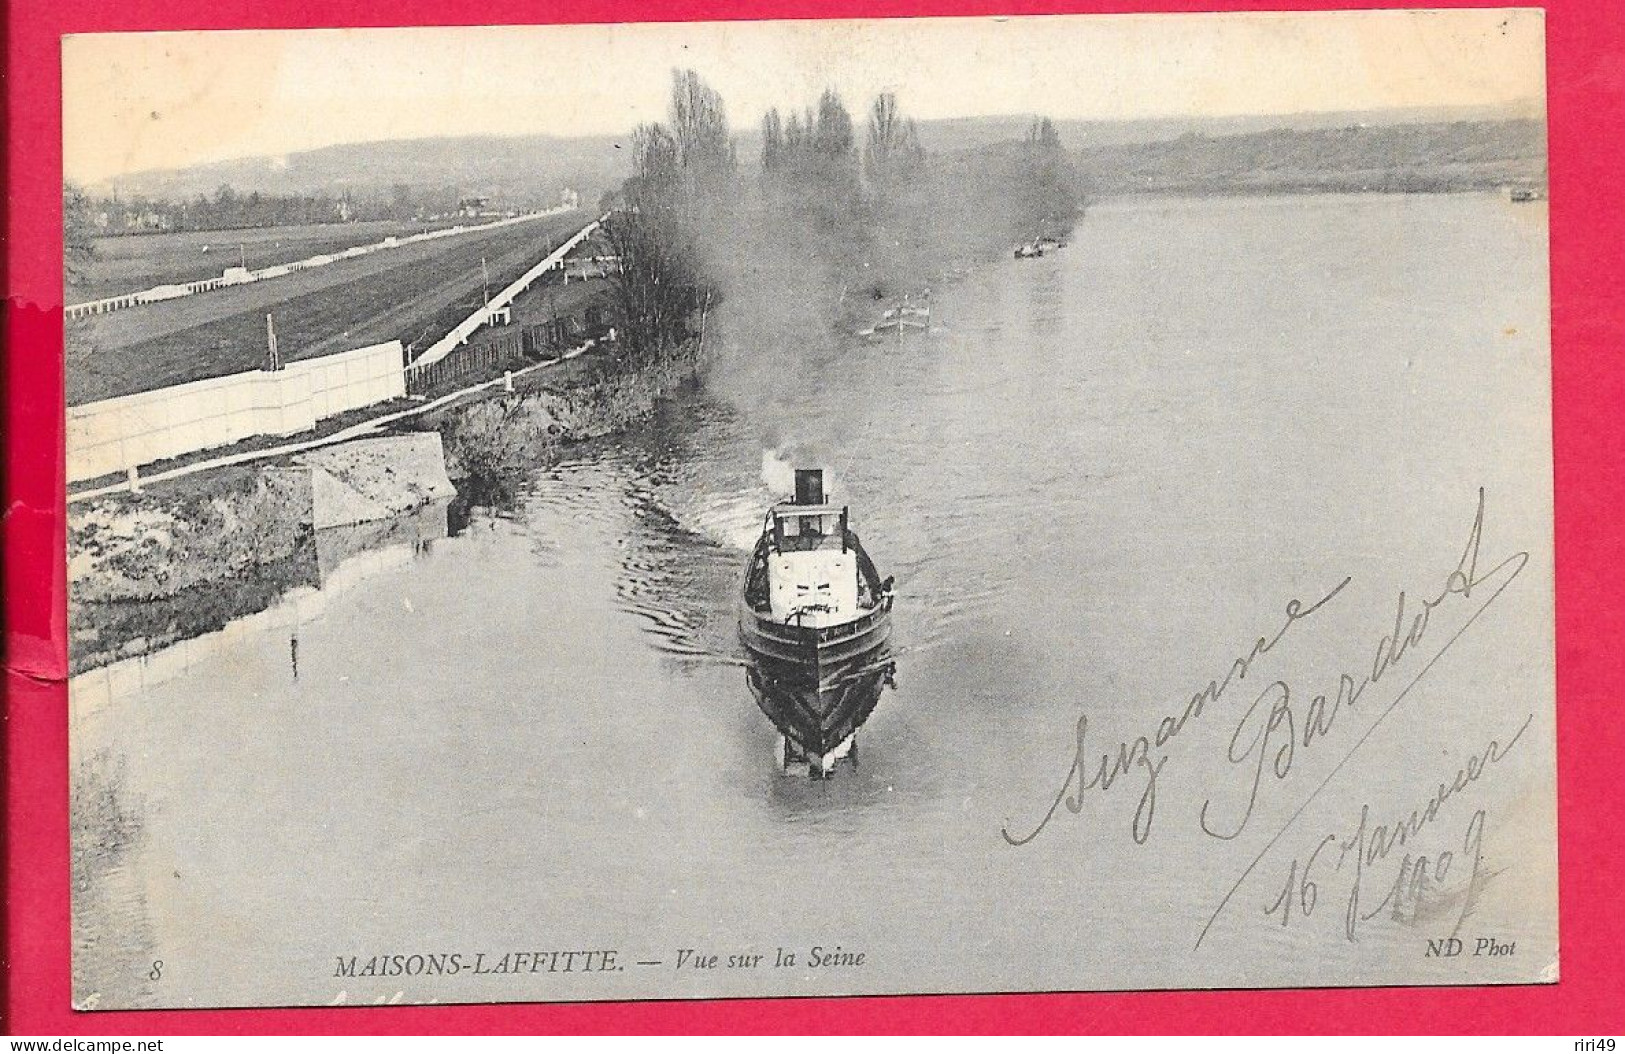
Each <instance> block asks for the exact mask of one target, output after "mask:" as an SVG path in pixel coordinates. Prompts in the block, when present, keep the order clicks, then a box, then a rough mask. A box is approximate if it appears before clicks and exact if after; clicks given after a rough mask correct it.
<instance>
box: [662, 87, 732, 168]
mask: <svg viewBox="0 0 1625 1054" xmlns="http://www.w3.org/2000/svg"><path fill="white" fill-rule="evenodd" d="M670 117H671V129H672V136H673V138H674V140H675V142H676V144H677V164H678V167H680V168H681V169H683V171H684V172H685V173H687V174H689V175H690V177H691V178H692V179H694V180H695V181H697V182H699V183H702V184H708V185H709V184H713V183H715V182H716V181H718V179H719V178H720V177H723V176H727V175H730V174H732V172H733V170H734V143H733V137H732V136H730V135H729V134H728V108H727V106H725V105H724V104H723V102H722V96H721V95H719V94H717V91H716V89H714V88H712V87H711V86H710V85H708V84H706V83H705V82H704V81H702V80H700V76H699V74H697V73H695V72H694V71H693V70H672V74H671V113H670Z"/></svg>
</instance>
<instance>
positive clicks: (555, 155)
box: [89, 135, 629, 206]
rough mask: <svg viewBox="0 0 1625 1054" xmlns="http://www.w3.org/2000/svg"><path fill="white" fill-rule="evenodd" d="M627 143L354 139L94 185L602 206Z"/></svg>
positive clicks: (101, 190)
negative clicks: (420, 192) (408, 190)
mask: <svg viewBox="0 0 1625 1054" xmlns="http://www.w3.org/2000/svg"><path fill="white" fill-rule="evenodd" d="M623 147H624V144H623V143H622V142H621V141H620V140H618V139H616V138H613V137H609V136H604V137H597V138H558V137H554V136H545V135H528V136H512V137H506V136H461V137H446V138H435V139H402V140H391V141H387V142H377V143H353V144H347V145H344V146H330V147H323V148H322V149H319V150H307V151H304V152H302V153H296V154H289V155H288V156H286V157H275V158H271V157H255V158H244V159H241V160H236V161H220V162H215V163H212V164H206V165H194V166H192V167H190V168H183V169H176V170H172V171H155V172H139V173H135V174H133V175H129V176H121V177H119V178H118V179H116V180H109V181H107V182H105V183H102V184H97V185H95V186H93V187H91V188H89V189H90V190H91V192H92V193H95V194H107V193H110V192H111V191H113V190H115V189H116V190H117V191H118V193H119V194H120V195H121V196H123V197H133V196H136V195H144V196H146V197H150V198H159V199H167V200H175V199H179V198H193V197H196V196H197V195H199V194H207V195H212V194H213V193H214V192H215V189H216V188H218V187H219V186H221V185H222V184H229V185H231V187H232V188H234V189H235V190H236V191H238V192H239V193H244V194H246V193H251V192H253V191H259V192H260V193H261V194H327V195H330V196H334V197H337V196H339V195H341V194H343V193H345V192H346V191H348V192H350V193H351V194H354V195H358V196H367V197H384V196H387V195H388V194H389V192H390V188H391V187H393V186H395V185H396V184H406V185H407V186H410V187H413V188H416V189H430V188H434V189H445V188H449V189H453V190H455V191H457V192H459V193H461V194H463V195H469V196H473V195H481V196H486V197H489V198H490V199H491V201H492V203H493V204H501V205H509V206H522V205H544V204H546V205H550V204H553V203H554V202H555V201H557V199H558V195H559V190H560V188H562V187H574V188H575V189H576V190H578V191H580V192H581V198H582V200H583V201H584V202H587V203H589V204H591V203H592V202H595V201H596V200H597V198H598V196H599V195H600V194H602V193H603V191H604V190H605V189H607V188H609V187H610V186H613V185H617V184H619V183H620V181H621V180H622V179H624V178H625V176H626V173H627V171H628V168H629V165H628V162H627V151H626V150H625V149H623Z"/></svg>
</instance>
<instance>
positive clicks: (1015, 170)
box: [62, 9, 1559, 1010]
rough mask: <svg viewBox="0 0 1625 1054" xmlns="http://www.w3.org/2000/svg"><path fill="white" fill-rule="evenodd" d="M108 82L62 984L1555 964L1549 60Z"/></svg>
mask: <svg viewBox="0 0 1625 1054" xmlns="http://www.w3.org/2000/svg"><path fill="white" fill-rule="evenodd" d="M62 60H63V78H64V127H65V142H64V144H63V146H64V190H63V194H64V206H65V223H66V227H65V236H66V237H65V244H66V257H67V258H66V267H67V283H68V284H67V289H66V299H65V303H66V305H67V306H66V308H65V315H66V320H65V321H66V329H67V341H66V344H67V346H66V356H67V385H66V400H67V415H68V416H67V422H68V423H67V434H68V449H67V457H66V465H67V474H68V491H69V496H68V535H69V540H68V553H67V559H68V568H69V570H68V579H69V584H70V611H69V629H70V635H71V663H72V672H73V676H72V682H71V693H70V695H71V713H70V720H71V745H72V766H71V772H72V786H71V812H72V832H71V834H72V846H73V857H72V859H73V874H72V881H73V894H72V906H73V932H74V945H73V985H74V1005H75V1006H77V1007H79V1008H81V1009H85V1010H93V1009H109V1008H133V1007H234V1006H261V1005H331V1004H377V1003H426V1002H438V1003H467V1002H498V1001H540V1002H549V1001H571V1000H626V999H673V998H719V997H765V996H803V995H849V994H882V993H939V992H961V993H987V992H1041V991H1081V990H1123V989H1156V988H1162V989H1169V988H1215V987H1226V988H1233V987H1279V986H1293V987H1299V986H1351V985H1478V984H1526V983H1540V982H1552V981H1555V980H1556V979H1557V977H1558V963H1559V956H1558V946H1557V858H1556V829H1555V828H1556V799H1555V790H1554V718H1555V715H1554V706H1555V702H1554V684H1553V663H1554V660H1553V600H1552V590H1553V551H1552V545H1553V542H1552V464H1551V439H1550V436H1551V400H1550V379H1549V377H1550V340H1549V320H1548V315H1549V303H1548V287H1547V269H1548V268H1547V260H1548V249H1547V206H1546V146H1545V144H1546V128H1545V89H1544V81H1543V76H1544V72H1543V71H1544V62H1545V58H1544V23H1543V17H1542V15H1541V13H1540V12H1539V11H1535V10H1515V9H1500V10H1493V11H1490V10H1454V11H1368V12H1358V13H1324V14H1306V13H1272V14H1179V15H1156V16H1151V15H1143V16H1142V15H1136V16H1109V17H1096V16H1061V17H1045V18H1008V19H1005V18H990V19H948V18H943V19H893V20H874V21H844V22H843V21H828V22H819V21H801V22H739V23H711V24H708V23H696V24H624V25H597V26H506V27H484V28H400V29H366V30H322V31H255V32H195V33H169V34H155V33H143V34H134V33H132V34H107V35H88V36H72V37H68V38H65V39H64V40H63V42H62Z"/></svg>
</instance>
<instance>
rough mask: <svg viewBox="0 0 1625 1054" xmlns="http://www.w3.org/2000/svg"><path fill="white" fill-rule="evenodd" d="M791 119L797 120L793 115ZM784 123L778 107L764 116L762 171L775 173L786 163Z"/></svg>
mask: <svg viewBox="0 0 1625 1054" xmlns="http://www.w3.org/2000/svg"><path fill="white" fill-rule="evenodd" d="M790 119H791V120H792V121H793V120H795V115H794V114H791V115H790ZM784 150H785V144H784V122H782V121H781V120H779V110H778V107H774V108H773V109H771V110H769V111H767V113H765V114H763V115H762V170H763V171H765V172H773V171H775V170H777V169H778V167H779V166H780V165H781V164H782V163H783V162H784Z"/></svg>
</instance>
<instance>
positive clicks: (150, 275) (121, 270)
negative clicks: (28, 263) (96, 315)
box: [68, 219, 476, 304]
mask: <svg viewBox="0 0 1625 1054" xmlns="http://www.w3.org/2000/svg"><path fill="white" fill-rule="evenodd" d="M458 222H459V221H458V220H455V219H448V220H437V221H435V222H433V223H398V222H395V221H393V220H377V221H372V222H367V223H315V224H309V225H307V226H301V227H259V228H249V229H245V230H235V231H186V232H184V233H179V234H127V235H121V236H119V237H113V238H97V239H95V246H96V259H95V261H94V262H93V263H92V264H91V265H90V267H89V268H87V281H86V283H85V284H84V285H81V286H76V287H74V288H73V289H70V290H69V291H68V302H69V303H73V304H77V303H82V302H83V301H86V300H100V299H102V298H103V297H109V296H117V295H119V294H121V293H136V292H140V291H141V290H143V289H151V288H152V287H153V286H157V285H170V284H175V285H180V284H183V283H186V282H197V281H202V280H203V279H205V278H218V277H220V272H221V271H224V270H225V269H226V268H228V267H238V266H247V267H248V268H249V269H250V270H258V269H259V268H262V267H274V266H276V265H277V264H285V263H292V262H293V261H295V260H303V259H306V258H307V257H311V256H316V255H317V254H319V253H334V252H339V251H341V250H344V249H348V248H349V247H350V246H352V245H367V244H369V243H371V242H378V241H382V240H383V239H385V238H387V237H389V236H390V235H407V234H417V233H418V232H420V231H425V230H435V229H438V228H440V227H450V226H453V225H455V224H456V223H458ZM461 222H476V221H466V220H465V221H461Z"/></svg>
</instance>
